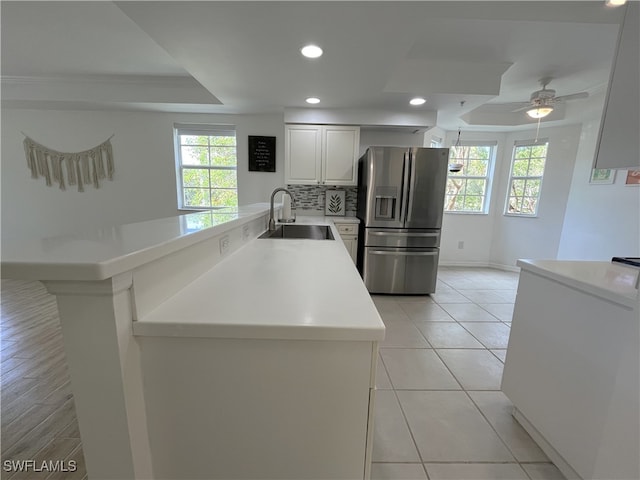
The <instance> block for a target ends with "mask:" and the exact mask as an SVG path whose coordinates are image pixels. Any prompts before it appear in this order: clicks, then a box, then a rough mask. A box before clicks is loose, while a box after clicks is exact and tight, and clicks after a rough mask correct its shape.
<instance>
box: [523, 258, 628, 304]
mask: <svg viewBox="0 0 640 480" xmlns="http://www.w3.org/2000/svg"><path fill="white" fill-rule="evenodd" d="M517 265H518V266H519V267H520V268H522V269H523V270H527V271H530V272H531V273H534V274H536V275H540V276H542V277H545V278H549V279H551V280H554V281H557V282H559V283H562V284H564V285H567V286H569V287H572V288H575V289H576V290H580V291H583V292H585V293H589V294H591V295H595V296H597V297H600V298H602V299H604V300H608V301H610V302H613V303H617V304H619V305H622V306H625V307H628V308H637V306H638V302H639V297H638V288H637V284H638V275H640V269H638V268H635V267H631V266H627V265H622V264H619V263H612V262H604V261H600V262H599V261H572V260H530V259H522V260H518V262H517Z"/></svg>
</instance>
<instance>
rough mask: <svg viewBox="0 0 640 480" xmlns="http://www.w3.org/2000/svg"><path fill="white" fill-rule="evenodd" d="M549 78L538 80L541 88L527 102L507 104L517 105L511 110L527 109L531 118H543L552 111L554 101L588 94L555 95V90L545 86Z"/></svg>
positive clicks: (583, 96) (561, 101)
mask: <svg viewBox="0 0 640 480" xmlns="http://www.w3.org/2000/svg"><path fill="white" fill-rule="evenodd" d="M551 80H552V79H551V78H543V79H541V80H540V84H541V85H542V89H541V90H536V91H535V92H533V93H532V94H531V98H530V99H529V101H528V102H517V103H511V104H508V105H512V106H518V107H519V108H516V109H515V110H512V112H521V111H523V110H526V111H527V115H529V116H530V117H531V118H538V119H539V118H543V117H546V116H547V115H549V114H550V113H551V112H553V106H554V105H555V104H556V103H563V102H566V101H568V100H576V99H579V98H587V97H588V96H589V94H588V93H587V92H579V93H572V94H571V95H561V96H559V97H556V91H555V90H553V89H551V88H547V85H548V84H549V83H550V82H551Z"/></svg>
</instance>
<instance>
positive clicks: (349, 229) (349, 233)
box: [336, 223, 358, 263]
mask: <svg viewBox="0 0 640 480" xmlns="http://www.w3.org/2000/svg"><path fill="white" fill-rule="evenodd" d="M336 228H337V229H338V232H339V233H340V238H342V241H343V242H344V246H345V247H347V250H348V251H349V254H350V255H351V259H352V260H353V263H356V262H357V260H358V225H356V224H355V223H343V224H336Z"/></svg>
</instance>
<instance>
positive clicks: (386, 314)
mask: <svg viewBox="0 0 640 480" xmlns="http://www.w3.org/2000/svg"><path fill="white" fill-rule="evenodd" d="M394 308H395V310H391V309H389V310H386V311H382V312H378V313H379V314H380V318H382V321H383V322H384V324H385V325H390V324H392V323H397V322H400V323H402V322H410V321H411V319H410V318H409V316H408V315H407V314H406V313H405V312H404V310H402V309H401V308H400V305H398V304H397V303H396V307H394Z"/></svg>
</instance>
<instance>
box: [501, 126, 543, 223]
mask: <svg viewBox="0 0 640 480" xmlns="http://www.w3.org/2000/svg"><path fill="white" fill-rule="evenodd" d="M544 144H546V145H547V153H546V155H545V157H544V169H543V171H542V176H531V177H515V178H517V179H518V180H525V181H526V180H536V179H539V180H540V189H539V191H538V198H537V202H536V211H535V213H511V212H509V198H510V197H511V195H510V192H511V185H512V182H513V179H514V177H513V165H514V163H515V160H516V158H515V154H516V148H518V147H529V146H536V145H544ZM548 159H549V139H548V138H539V139H537V140H516V141H515V142H513V149H512V150H511V162H510V166H509V177H508V179H507V182H508V183H507V192H506V197H505V201H504V208H503V213H502V214H503V216H505V217H515V218H539V217H540V215H538V212H539V211H540V200H541V198H542V187H543V185H544V176H545V173H546V171H547V160H548ZM529 161H531V157H529Z"/></svg>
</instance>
